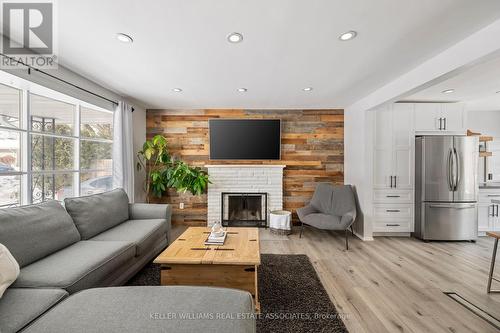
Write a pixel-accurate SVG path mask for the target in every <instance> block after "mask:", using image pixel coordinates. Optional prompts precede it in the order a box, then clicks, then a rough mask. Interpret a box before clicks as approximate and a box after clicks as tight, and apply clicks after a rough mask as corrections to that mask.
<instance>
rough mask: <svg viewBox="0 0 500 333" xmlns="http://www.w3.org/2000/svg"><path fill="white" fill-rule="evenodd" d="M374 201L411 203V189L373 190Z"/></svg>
mask: <svg viewBox="0 0 500 333" xmlns="http://www.w3.org/2000/svg"><path fill="white" fill-rule="evenodd" d="M373 202H375V203H412V202H413V190H374V191H373Z"/></svg>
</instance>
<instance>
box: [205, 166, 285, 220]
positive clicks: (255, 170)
mask: <svg viewBox="0 0 500 333" xmlns="http://www.w3.org/2000/svg"><path fill="white" fill-rule="evenodd" d="M206 167H207V168H208V175H209V177H210V181H211V182H212V184H209V185H208V216H207V221H208V225H209V226H211V225H212V224H213V223H214V222H215V221H220V220H221V205H222V203H221V193H222V192H238V193H240V192H246V193H258V192H262V193H267V200H268V202H267V214H268V219H267V220H268V221H269V212H271V211H273V210H281V209H283V168H285V166H284V165H229V164H225V165H206Z"/></svg>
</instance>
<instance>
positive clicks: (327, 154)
mask: <svg viewBox="0 0 500 333" xmlns="http://www.w3.org/2000/svg"><path fill="white" fill-rule="evenodd" d="M146 117H147V125H146V126H147V137H148V139H150V138H152V137H153V136H155V135H157V134H162V135H163V136H165V137H166V138H167V140H168V144H169V149H170V152H171V153H172V154H174V155H176V156H177V157H179V158H180V159H182V160H184V161H185V162H187V163H189V164H190V165H197V166H200V167H203V166H204V165H206V164H284V165H286V168H285V169H284V176H283V177H284V179H283V188H284V193H283V199H284V207H283V208H284V209H286V210H289V211H292V212H293V216H294V221H297V216H296V213H295V210H296V208H299V207H302V206H304V205H305V204H306V203H307V202H309V200H310V199H311V197H312V194H313V192H314V189H315V186H316V183H318V182H333V183H335V184H343V182H344V110H241V109H239V110H215V109H208V110H147V116H146ZM211 118H232V119H234V118H247V119H276V118H279V119H281V120H282V136H281V160H280V161H220V160H218V161H210V160H209V138H208V135H209V133H208V120H209V119H211ZM158 201H159V202H167V203H171V204H172V205H173V216H172V222H173V223H179V224H188V225H206V218H207V197H206V195H202V196H198V197H196V196H192V195H190V194H178V193H176V192H175V191H174V190H170V191H169V193H168V196H167V197H164V198H161V199H159V200H158ZM181 202H183V203H184V209H182V210H181V209H179V203H181Z"/></svg>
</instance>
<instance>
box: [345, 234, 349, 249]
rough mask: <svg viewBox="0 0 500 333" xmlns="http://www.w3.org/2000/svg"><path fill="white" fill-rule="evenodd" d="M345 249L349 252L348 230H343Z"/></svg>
mask: <svg viewBox="0 0 500 333" xmlns="http://www.w3.org/2000/svg"><path fill="white" fill-rule="evenodd" d="M345 249H346V250H349V229H345Z"/></svg>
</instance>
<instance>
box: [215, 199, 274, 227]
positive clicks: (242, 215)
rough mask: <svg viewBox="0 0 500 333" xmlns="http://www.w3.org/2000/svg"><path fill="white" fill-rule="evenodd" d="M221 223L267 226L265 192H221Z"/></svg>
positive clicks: (225, 224)
mask: <svg viewBox="0 0 500 333" xmlns="http://www.w3.org/2000/svg"><path fill="white" fill-rule="evenodd" d="M222 225H224V226H232V227H234V226H241V227H265V226H267V193H227V192H223V193H222Z"/></svg>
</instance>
